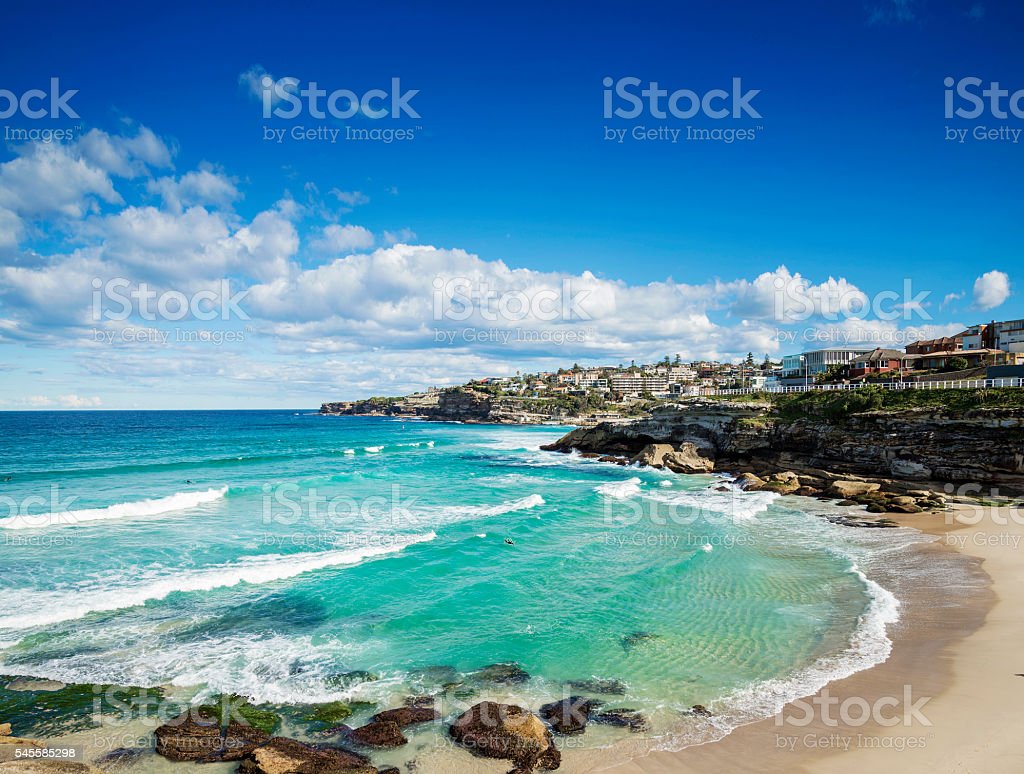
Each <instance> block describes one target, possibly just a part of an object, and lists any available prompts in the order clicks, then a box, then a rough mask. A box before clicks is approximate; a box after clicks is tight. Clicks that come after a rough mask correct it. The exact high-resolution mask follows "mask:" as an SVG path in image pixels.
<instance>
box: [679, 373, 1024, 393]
mask: <svg viewBox="0 0 1024 774" xmlns="http://www.w3.org/2000/svg"><path fill="white" fill-rule="evenodd" d="M865 387H880V388H881V389H883V390H987V389H991V388H993V387H1024V378H1022V377H1013V378H1007V379H961V380H957V381H934V382H881V383H875V384H865V383H863V382H861V383H858V384H814V383H813V382H811V383H810V384H798V385H795V386H791V387H774V388H771V387H744V388H742V389H735V390H718V389H713V388H711V387H706V388H701V389H700V391H699V392H698V393H697V394H698V395H755V394H758V393H762V392H771V393H781V392H807V391H808V390H822V391H829V390H862V389H864V388H865Z"/></svg>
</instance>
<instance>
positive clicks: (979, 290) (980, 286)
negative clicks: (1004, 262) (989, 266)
mask: <svg viewBox="0 0 1024 774" xmlns="http://www.w3.org/2000/svg"><path fill="white" fill-rule="evenodd" d="M1009 297H1010V278H1009V277H1008V276H1007V275H1006V273H1005V272H1002V271H997V270H992V271H987V272H985V273H984V274H982V275H981V276H980V277H978V279H976V280H975V281H974V305H975V306H976V307H977V308H978V309H981V310H982V311H985V310H987V309H995V308H996V307H997V306H999V305H1000V304H1002V303H1003V302H1004V301H1005V300H1006V299H1008V298H1009Z"/></svg>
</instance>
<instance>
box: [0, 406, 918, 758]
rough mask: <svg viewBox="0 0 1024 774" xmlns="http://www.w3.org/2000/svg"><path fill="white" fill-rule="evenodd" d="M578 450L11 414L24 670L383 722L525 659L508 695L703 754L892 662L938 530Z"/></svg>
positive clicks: (11, 489) (0, 668)
mask: <svg viewBox="0 0 1024 774" xmlns="http://www.w3.org/2000/svg"><path fill="white" fill-rule="evenodd" d="M567 429H568V428H563V427H547V426H544V427H507V426H485V425H461V424H440V423H428V422H422V421H411V420H402V419H393V418H381V417H329V416H320V415H317V414H316V413H314V412H310V411H305V410H303V411H219V412H201V411H196V412H69V413H63V412H52V413H50V412H32V413H4V414H0V437H2V439H3V440H2V443H0V480H2V484H0V551H2V553H0V574H2V577H3V593H2V594H0V674H8V675H31V676H38V677H43V678H51V679H57V680H61V681H65V682H76V683H117V684H122V685H138V686H168V685H169V686H177V687H179V688H180V689H182V690H186V689H187V690H189V691H195V692H196V693H197V694H200V695H210V694H215V693H222V692H231V693H239V694H243V695H245V696H247V697H249V698H250V699H251V700H253V701H255V702H269V703H277V704H288V703H292V702H306V703H309V702H327V701H333V700H339V699H344V700H363V699H365V700H367V701H372V702H376V703H377V704H378V706H380V705H386V704H396V703H398V702H399V701H400V700H401V697H403V696H407V695H409V694H410V693H422V692H430V693H437V692H438V691H441V690H443V689H444V688H445V687H447V688H448V689H451V687H452V685H454V684H461V685H463V686H467V685H472V679H471V678H467V677H466V675H469V674H470V673H472V672H473V671H474V670H478V669H480V668H481V667H484V666H486V665H489V664H494V663H504V662H515V663H516V664H517V665H519V667H520V668H521V669H523V670H525V672H527V673H528V674H529V675H530V677H529V679H528V680H524V681H521V682H513V683H508V684H503V685H502V686H501V688H500V691H498V692H499V693H500V697H501V698H507V699H509V700H516V701H520V702H521V703H523V704H525V705H527V706H530V707H532V708H534V709H536V707H537V706H538V705H539V704H540V703H542V702H544V701H550V700H552V699H556V698H561V697H562V696H564V695H568V694H569V693H580V692H585V690H584V691H581V690H578V689H573V688H571V687H567V686H569V683H570V682H576V683H577V684H579V683H585V682H586V681H593V680H597V679H599V680H605V681H617V686H618V688H617V689H616V692H614V695H612V696H608V697H605V699H606V701H607V702H608V703H609V706H611V705H612V704H614V705H615V706H623V707H627V706H628V707H630V708H633V709H638V710H640V711H642V712H643V713H645V714H646V715H647V716H649V718H650V722H651V727H650V730H649V731H648V732H647V734H646V738H647V739H648V740H649V743H650V745H651V746H657V747H679V746H682V745H684V744H687V743H690V742H694V741H703V740H705V739H707V738H709V735H721V734H724V733H727V732H728V731H729V730H730V729H731V728H732V727H735V726H736V725H738V724H741V723H744V722H749V721H751V720H754V719H757V718H760V717H764V716H766V715H769V714H771V713H773V712H774V711H776V710H777V709H778V708H779V707H780V706H781V705H782V704H783V703H784V702H785V701H787V700H790V699H793V698H796V697H799V696H803V695H807V694H808V693H811V692H813V691H815V690H817V689H818V688H820V687H821V686H822V685H824V684H825V683H827V682H828V681H830V680H832V679H836V678H839V677H843V676H845V675H848V674H851V673H852V672H855V671H858V670H860V669H864V668H867V667H869V666H871V665H873V664H875V663H878V662H879V661H882V660H884V659H885V658H886V657H887V655H888V653H889V650H890V647H891V643H890V639H889V635H888V632H887V627H889V626H891V625H892V624H893V623H894V622H895V621H896V620H897V618H898V615H899V603H898V601H897V599H896V597H895V596H894V594H893V593H891V590H889V589H887V588H884V587H883V586H882V585H880V584H879V583H878V582H877V581H876V578H877V577H880V576H879V574H878V573H879V572H881V569H882V568H884V567H885V566H887V565H889V564H891V563H892V562H893V561H894V559H893V557H894V556H895V555H896V554H898V553H899V552H903V551H907V550H909V548H910V547H911V546H912V545H913V544H914V542H915V541H916V540H918V539H919V538H918V537H916V533H913V532H911V531H906V530H858V529H851V528H846V527H841V526H837V525H833V524H831V523H829V522H828V521H827V520H826V519H824V518H822V517H821V514H822V513H824V512H826V511H827V509H828V508H829V507H830V506H827V505H824V504H821V503H818V502H816V501H813V500H808V499H800V498H780V497H778V496H777V495H774V494H770V493H742V492H738V491H736V490H735V489H734V488H733V487H731V486H730V485H729V484H728V479H727V478H724V477H717V476H710V475H708V476H677V475H673V474H668V473H663V472H660V471H656V470H652V469H638V468H632V467H619V466H616V465H612V464H607V463H600V462H597V461H594V460H590V459H583V458H581V457H579V456H577V455H563V454H555V453H548V452H542V451H540V450H539V449H538V447H539V446H540V445H541V444H542V443H548V442H550V441H552V440H554V439H556V438H558V437H559V436H560V435H562V434H563V433H564V432H566V430H567ZM8 479H9V480H8ZM883 574H884V573H883ZM590 690H596V689H595V688H592V687H591V688H590ZM494 693H495V691H491V693H488V689H487V687H486V686H484V687H480V688H479V689H478V690H476V691H475V692H474V691H473V690H470V689H465V688H464V689H463V690H462V691H456V692H455V695H454V696H453V697H451V701H450V703H449V704H447V705H446V712H449V713H454V712H457V711H458V710H459V709H460V708H464V707H465V706H467V705H468V704H471V703H472V702H473V701H476V700H479V699H481V698H487V697H489V696H490V695H492V694H494ZM694 704H703V705H705V706H707V707H709V708H711V709H712V711H713V712H714V717H713V718H712V719H711V720H710V721H703V720H702V721H701V723H697V721H696V720H694V719H693V718H692V717H690V716H688V715H686V710H687V709H688V708H689V707H691V706H692V705H694ZM615 733H620V734H628V732H627V731H625V730H621V729H616V730H615V731H614V732H607V733H605V734H604V736H601V735H595V736H594V743H598V742H601V743H605V742H608V741H609V740H612V741H614V734H615ZM588 734H589V732H588Z"/></svg>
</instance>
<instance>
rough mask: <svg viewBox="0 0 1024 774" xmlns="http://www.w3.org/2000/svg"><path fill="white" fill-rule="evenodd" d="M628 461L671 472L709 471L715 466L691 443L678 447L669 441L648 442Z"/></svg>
mask: <svg viewBox="0 0 1024 774" xmlns="http://www.w3.org/2000/svg"><path fill="white" fill-rule="evenodd" d="M630 462H634V463H636V464H638V465H645V466H646V465H649V466H650V467H652V468H667V469H668V470H671V471H672V472H673V473H710V472H711V471H712V470H714V468H715V463H714V462H713V461H712V460H709V459H708V458H707V457H702V456H701V455H700V454H699V453H698V451H697V447H696V446H694V445H693V444H692V443H683V444H680V445H679V447H678V448H676V447H674V446H672V444H669V443H649V444H647V445H646V446H645V447H644V448H643V449H641V450H640V451H639V452H637V453H636V454H635V455H634V456H633V458H632V459H631V460H630Z"/></svg>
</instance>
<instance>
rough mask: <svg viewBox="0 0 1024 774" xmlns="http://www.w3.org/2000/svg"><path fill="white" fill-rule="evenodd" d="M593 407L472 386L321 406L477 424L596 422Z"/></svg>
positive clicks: (328, 410)
mask: <svg viewBox="0 0 1024 774" xmlns="http://www.w3.org/2000/svg"><path fill="white" fill-rule="evenodd" d="M593 408H594V407H593V406H591V405H590V403H589V402H588V400H587V399H586V398H576V397H572V396H567V397H558V398H530V397H519V396H510V395H503V394H500V393H498V394H496V393H495V392H489V391H487V390H483V389H474V388H472V387H448V388H445V389H443V390H435V391H431V392H426V393H414V394H413V395H407V396H404V397H396V398H390V397H388V398H369V399H367V400H360V401H345V402H334V403H324V404H322V405H321V406H320V413H321V414H326V415H342V416H393V417H419V418H422V419H428V420H434V421H438V422H467V423H474V424H475V423H481V424H508V425H522V424H540V423H543V422H563V423H565V424H594V422H595V419H594V415H593V413H592V409H593ZM588 411H591V413H587V412H588Z"/></svg>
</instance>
